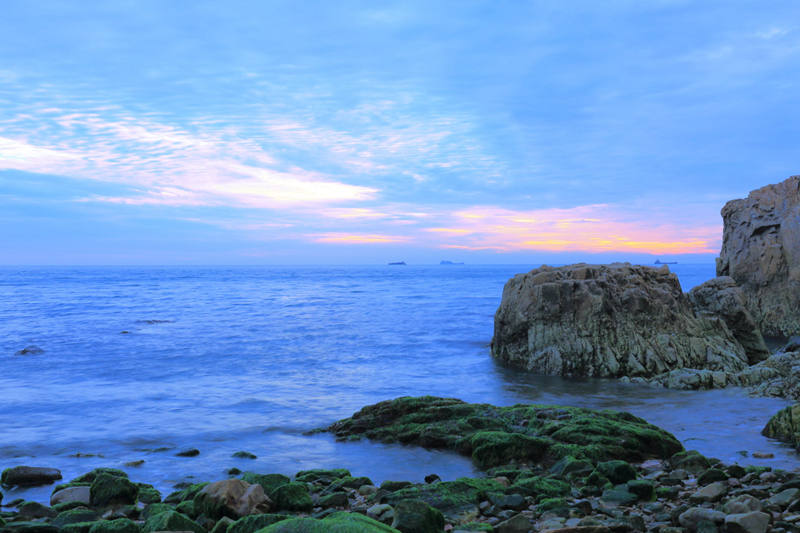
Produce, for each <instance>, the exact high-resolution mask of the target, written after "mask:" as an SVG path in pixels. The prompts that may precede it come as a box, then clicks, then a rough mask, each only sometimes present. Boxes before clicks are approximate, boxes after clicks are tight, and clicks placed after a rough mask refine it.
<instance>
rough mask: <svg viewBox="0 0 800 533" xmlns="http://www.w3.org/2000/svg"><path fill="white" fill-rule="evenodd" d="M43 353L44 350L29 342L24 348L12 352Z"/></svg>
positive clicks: (16, 353) (24, 353)
mask: <svg viewBox="0 0 800 533" xmlns="http://www.w3.org/2000/svg"><path fill="white" fill-rule="evenodd" d="M43 353H44V350H42V349H41V348H39V347H38V346H36V345H35V344H31V345H30V346H26V347H25V348H23V349H21V350H19V351H17V352H14V355H41V354H43Z"/></svg>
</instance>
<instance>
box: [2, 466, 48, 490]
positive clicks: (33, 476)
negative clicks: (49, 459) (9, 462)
mask: <svg viewBox="0 0 800 533" xmlns="http://www.w3.org/2000/svg"><path fill="white" fill-rule="evenodd" d="M59 479H61V471H60V470H58V469H56V468H44V467H40V466H15V467H12V468H6V469H5V470H3V474H2V476H0V483H2V484H3V485H5V486H8V487H11V486H15V485H16V486H20V487H35V486H38V485H49V484H51V483H54V482H55V481H58V480H59Z"/></svg>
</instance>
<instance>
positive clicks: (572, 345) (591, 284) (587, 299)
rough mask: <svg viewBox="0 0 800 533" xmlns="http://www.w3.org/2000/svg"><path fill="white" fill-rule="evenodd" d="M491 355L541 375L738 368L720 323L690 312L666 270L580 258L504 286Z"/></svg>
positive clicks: (739, 356) (742, 359)
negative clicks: (581, 261)
mask: <svg viewBox="0 0 800 533" xmlns="http://www.w3.org/2000/svg"><path fill="white" fill-rule="evenodd" d="M492 355H493V356H494V357H495V358H496V359H499V360H500V361H502V362H504V363H507V364H510V365H512V366H517V367H521V368H524V369H526V370H531V371H534V372H537V373H540V374H548V375H565V376H567V375H570V376H599V377H621V376H631V377H636V376H642V377H651V376H655V375H659V374H663V373H665V372H668V371H670V370H674V369H679V368H694V369H699V370H711V371H721V372H727V373H733V372H738V371H741V370H744V369H745V368H746V367H747V365H748V356H747V354H746V353H745V350H744V348H743V347H742V345H741V344H740V342H739V341H738V340H737V339H736V338H735V337H734V335H733V333H732V332H731V330H730V329H729V328H728V326H727V325H726V324H725V322H724V321H723V320H721V319H719V318H716V317H714V318H708V317H706V316H696V315H695V312H694V310H693V308H692V304H691V302H690V301H689V298H688V296H687V295H685V294H684V293H683V292H682V291H681V287H680V283H679V282H678V278H677V276H675V274H672V273H670V272H669V269H668V268H666V267H662V268H659V269H656V268H651V267H645V266H634V265H631V264H629V263H614V264H611V265H587V264H577V265H568V266H564V267H557V268H553V267H547V266H543V267H540V268H537V269H535V270H532V271H530V272H528V273H527V274H519V275H517V276H515V277H514V278H512V279H511V280H509V281H508V282H507V283H506V286H505V288H504V289H503V298H502V301H501V303H500V307H499V308H498V310H497V313H496V314H495V327H494V338H493V340H492Z"/></svg>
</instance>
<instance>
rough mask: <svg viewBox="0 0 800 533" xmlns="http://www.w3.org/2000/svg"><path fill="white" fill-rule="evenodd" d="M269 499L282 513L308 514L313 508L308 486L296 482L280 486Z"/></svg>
mask: <svg viewBox="0 0 800 533" xmlns="http://www.w3.org/2000/svg"><path fill="white" fill-rule="evenodd" d="M269 497H270V499H271V500H272V502H273V503H274V504H275V507H276V508H277V509H280V510H284V511H300V512H308V511H310V510H311V509H312V508H313V507H314V502H313V501H312V500H311V495H310V494H309V492H308V485H306V484H305V483H301V482H298V481H293V482H291V483H287V484H285V485H281V486H280V487H278V488H277V489H275V490H274V491H272V493H271V494H270V495H269Z"/></svg>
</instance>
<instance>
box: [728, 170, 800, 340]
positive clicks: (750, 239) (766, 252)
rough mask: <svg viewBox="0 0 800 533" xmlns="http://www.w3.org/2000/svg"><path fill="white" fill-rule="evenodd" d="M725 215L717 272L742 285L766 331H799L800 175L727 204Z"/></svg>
mask: <svg viewBox="0 0 800 533" xmlns="http://www.w3.org/2000/svg"><path fill="white" fill-rule="evenodd" d="M722 219H723V222H724V230H723V237H722V250H721V251H720V256H719V258H718V259H717V275H718V276H730V277H732V278H733V279H734V280H735V281H736V283H737V284H738V285H739V286H740V287H741V288H742V292H743V295H744V299H745V304H746V305H747V308H748V310H749V311H750V313H751V314H752V315H753V318H754V319H755V321H756V323H757V324H758V326H759V327H760V329H761V331H762V332H763V333H764V334H765V335H772V336H790V335H796V334H800V305H798V302H799V301H800V176H792V177H791V178H789V179H787V180H786V181H783V182H781V183H778V184H775V185H768V186H766V187H762V188H761V189H757V190H755V191H752V192H751V193H750V194H749V195H748V196H747V198H744V199H740V200H732V201H730V202H728V203H727V204H725V207H723V208H722Z"/></svg>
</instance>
